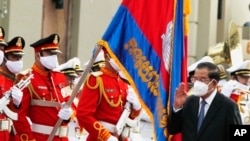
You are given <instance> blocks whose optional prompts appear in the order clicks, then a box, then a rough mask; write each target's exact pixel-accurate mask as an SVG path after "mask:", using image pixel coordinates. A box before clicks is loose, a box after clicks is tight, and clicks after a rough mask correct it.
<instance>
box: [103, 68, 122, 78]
mask: <svg viewBox="0 0 250 141" xmlns="http://www.w3.org/2000/svg"><path fill="white" fill-rule="evenodd" d="M101 71H102V72H103V73H104V74H106V75H109V76H111V77H118V74H117V73H114V72H112V71H110V70H108V69H106V68H104V67H102V68H101Z"/></svg>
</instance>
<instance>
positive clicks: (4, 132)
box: [0, 29, 25, 141]
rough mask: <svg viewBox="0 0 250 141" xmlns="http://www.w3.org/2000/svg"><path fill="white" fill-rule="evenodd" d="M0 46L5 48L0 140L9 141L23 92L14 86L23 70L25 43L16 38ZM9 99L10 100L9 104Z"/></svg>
mask: <svg viewBox="0 0 250 141" xmlns="http://www.w3.org/2000/svg"><path fill="white" fill-rule="evenodd" d="M1 31H3V29H1ZM2 35H3V34H2ZM1 45H4V46H5V47H4V60H3V63H2V65H1V67H0V97H1V99H0V105H1V106H0V107H1V109H0V110H1V112H0V139H1V141H9V140H10V137H11V138H15V130H14V127H13V124H12V121H14V120H17V113H16V110H18V109H19V107H20V105H21V104H20V103H21V100H22V97H23V92H22V91H21V90H20V89H19V88H18V87H17V86H16V85H14V84H15V83H16V80H17V79H16V77H17V74H18V73H19V72H20V71H21V70H22V69H23V62H22V57H23V54H24V53H23V48H24V46H25V41H24V39H23V38H22V37H20V36H17V37H14V38H13V39H12V40H10V41H9V42H8V43H7V44H6V43H5V42H4V40H3V39H2V40H1ZM9 99H11V101H10V103H9V102H8V101H9ZM6 106H7V107H8V108H10V110H11V111H10V113H9V112H6V113H5V110H4V107H6ZM11 131H12V132H11ZM10 132H11V133H13V134H10ZM10 135H11V136H10Z"/></svg>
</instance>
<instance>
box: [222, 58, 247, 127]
mask: <svg viewBox="0 0 250 141" xmlns="http://www.w3.org/2000/svg"><path fill="white" fill-rule="evenodd" d="M227 71H228V72H229V73H230V75H231V77H232V79H231V80H229V81H228V82H227V83H225V84H224V86H223V88H222V91H221V92H222V93H223V94H224V95H226V96H227V97H230V98H231V99H233V100H234V101H235V102H237V103H238V105H239V107H240V114H241V118H242V122H243V124H250V115H249V110H250V109H249V107H250V97H249V94H250V92H249V88H250V60H245V61H244V62H242V63H241V64H238V65H236V66H232V67H230V68H228V69H227Z"/></svg>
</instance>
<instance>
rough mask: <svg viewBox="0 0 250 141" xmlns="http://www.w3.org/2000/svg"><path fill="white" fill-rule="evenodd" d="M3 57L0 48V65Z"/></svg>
mask: <svg viewBox="0 0 250 141" xmlns="http://www.w3.org/2000/svg"><path fill="white" fill-rule="evenodd" d="M3 58H4V54H3V51H1V50H0V65H1V64H2V63H3Z"/></svg>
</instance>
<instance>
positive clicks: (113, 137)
mask: <svg viewBox="0 0 250 141" xmlns="http://www.w3.org/2000/svg"><path fill="white" fill-rule="evenodd" d="M107 141H118V139H117V137H115V136H112V135H111V136H110V137H109V138H108V139H107Z"/></svg>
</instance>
